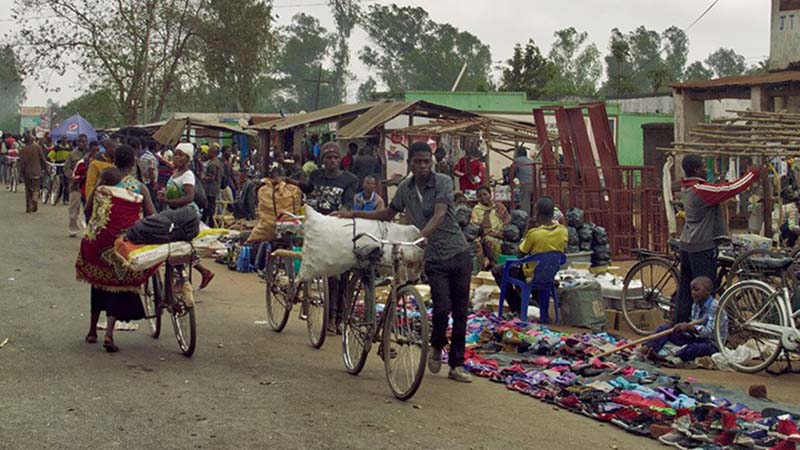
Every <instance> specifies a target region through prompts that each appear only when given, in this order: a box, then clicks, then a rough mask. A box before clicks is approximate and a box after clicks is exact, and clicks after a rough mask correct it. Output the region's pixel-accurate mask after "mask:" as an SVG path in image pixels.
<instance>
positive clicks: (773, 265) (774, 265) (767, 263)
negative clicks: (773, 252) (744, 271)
mask: <svg viewBox="0 0 800 450" xmlns="http://www.w3.org/2000/svg"><path fill="white" fill-rule="evenodd" d="M792 263H794V259H792V258H790V257H788V256H784V257H780V258H772V257H765V258H752V259H750V261H749V264H750V266H751V267H753V268H755V269H759V270H764V271H770V272H780V271H782V270H785V269H787V268H788V267H789V266H791V265H792Z"/></svg>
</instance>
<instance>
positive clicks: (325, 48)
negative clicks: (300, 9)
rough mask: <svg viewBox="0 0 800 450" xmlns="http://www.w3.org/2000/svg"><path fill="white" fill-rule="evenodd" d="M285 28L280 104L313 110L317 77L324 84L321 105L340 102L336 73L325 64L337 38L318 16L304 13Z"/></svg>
mask: <svg viewBox="0 0 800 450" xmlns="http://www.w3.org/2000/svg"><path fill="white" fill-rule="evenodd" d="M281 31H282V37H281V40H282V43H283V45H282V48H281V50H280V53H279V58H278V63H277V69H278V71H279V73H280V78H279V80H278V85H279V86H280V87H281V93H280V97H281V100H278V104H279V106H280V107H281V108H283V109H284V110H285V111H293V112H297V111H300V110H304V111H313V110H314V109H316V106H317V95H316V93H317V82H316V80H317V79H321V80H322V81H323V82H325V81H328V82H327V83H322V84H320V96H319V107H320V108H324V107H326V106H331V105H333V104H336V103H339V99H338V98H336V96H335V95H334V87H333V86H332V83H330V81H331V79H332V76H333V73H332V71H331V70H328V69H325V68H324V67H322V61H325V60H326V59H327V58H328V57H330V55H331V52H332V51H333V49H334V48H335V38H334V36H333V35H331V34H330V33H328V30H326V29H325V28H324V27H323V26H322V25H320V23H319V20H317V18H316V17H312V16H309V15H306V14H303V13H300V14H297V15H295V16H294V17H293V18H292V23H291V24H290V25H289V26H287V27H285V28H284V29H283V30H281Z"/></svg>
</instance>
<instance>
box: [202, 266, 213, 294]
mask: <svg viewBox="0 0 800 450" xmlns="http://www.w3.org/2000/svg"><path fill="white" fill-rule="evenodd" d="M202 277H203V280H202V281H201V282H200V289H199V290H203V289H205V288H207V287H208V284H209V283H211V280H213V279H214V272H212V271H210V270H209V271H207V272H204V273H203V275H202Z"/></svg>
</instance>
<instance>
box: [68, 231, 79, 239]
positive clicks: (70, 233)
mask: <svg viewBox="0 0 800 450" xmlns="http://www.w3.org/2000/svg"><path fill="white" fill-rule="evenodd" d="M69 237H71V238H74V237H78V232H77V231H70V232H69Z"/></svg>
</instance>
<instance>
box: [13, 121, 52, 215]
mask: <svg viewBox="0 0 800 450" xmlns="http://www.w3.org/2000/svg"><path fill="white" fill-rule="evenodd" d="M23 142H24V143H25V147H23V148H22V151H20V152H19V172H20V174H21V175H22V180H23V181H24V182H25V212H28V213H35V212H36V211H37V210H38V209H39V186H41V182H42V171H43V170H44V168H45V166H46V165H47V161H46V160H45V159H44V154H43V153H42V147H40V146H39V144H37V143H36V142H34V141H33V136H31V135H30V134H26V135H25V137H24V139H23Z"/></svg>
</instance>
